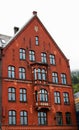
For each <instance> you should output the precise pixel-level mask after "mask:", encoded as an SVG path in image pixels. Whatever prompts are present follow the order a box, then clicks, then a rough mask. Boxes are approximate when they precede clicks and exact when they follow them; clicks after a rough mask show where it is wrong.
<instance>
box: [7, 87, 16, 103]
mask: <svg viewBox="0 0 79 130" xmlns="http://www.w3.org/2000/svg"><path fill="white" fill-rule="evenodd" d="M15 100H16V91H15V88H13V87H11V88H8V101H15Z"/></svg>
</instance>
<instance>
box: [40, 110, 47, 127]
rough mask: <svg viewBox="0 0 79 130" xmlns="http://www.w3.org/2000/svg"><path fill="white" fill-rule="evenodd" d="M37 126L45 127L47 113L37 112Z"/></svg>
mask: <svg viewBox="0 0 79 130" xmlns="http://www.w3.org/2000/svg"><path fill="white" fill-rule="evenodd" d="M38 125H47V113H46V112H44V111H41V112H38Z"/></svg>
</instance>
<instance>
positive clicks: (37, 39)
mask: <svg viewBox="0 0 79 130" xmlns="http://www.w3.org/2000/svg"><path fill="white" fill-rule="evenodd" d="M35 44H36V45H37V46H38V45H39V37H38V36H36V37H35Z"/></svg>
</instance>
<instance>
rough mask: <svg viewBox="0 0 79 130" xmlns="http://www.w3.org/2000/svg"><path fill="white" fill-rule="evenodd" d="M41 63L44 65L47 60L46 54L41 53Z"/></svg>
mask: <svg viewBox="0 0 79 130" xmlns="http://www.w3.org/2000/svg"><path fill="white" fill-rule="evenodd" d="M41 62H42V63H46V62H47V60H46V53H41Z"/></svg>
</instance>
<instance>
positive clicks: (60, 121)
mask: <svg viewBox="0 0 79 130" xmlns="http://www.w3.org/2000/svg"><path fill="white" fill-rule="evenodd" d="M56 123H57V125H62V124H63V119H62V112H57V113H56Z"/></svg>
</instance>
